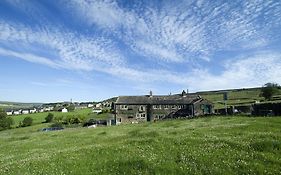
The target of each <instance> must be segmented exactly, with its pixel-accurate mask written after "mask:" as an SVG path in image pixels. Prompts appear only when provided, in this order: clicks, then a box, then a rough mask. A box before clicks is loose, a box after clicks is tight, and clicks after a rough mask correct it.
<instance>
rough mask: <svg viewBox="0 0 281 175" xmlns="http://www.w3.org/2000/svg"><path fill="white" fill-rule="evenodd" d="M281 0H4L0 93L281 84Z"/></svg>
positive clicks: (88, 95)
mask: <svg viewBox="0 0 281 175" xmlns="http://www.w3.org/2000/svg"><path fill="white" fill-rule="evenodd" d="M280 31H281V1H279V0H251V1H244V0H236V1H222V0H217V1H213V0H186V1H181V0H176V1H174V0H165V1H162V0H159V1H156V0H151V1H145V0H143V1H140V0H130V1H129V0H123V1H121V0H120V1H114V0H93V1H91V0H56V1H49V0H40V1H38V0H1V1H0V75H1V76H0V78H1V83H0V100H8V101H21V102H55V101H68V100H70V99H73V100H74V101H99V100H102V99H106V98H109V97H112V96H118V95H143V94H147V93H148V92H149V90H152V91H153V92H154V94H169V93H170V92H171V93H177V92H180V91H182V90H183V89H189V91H190V92H195V91H201V90H215V89H226V88H246V87H256V86H262V85H263V84H265V83H267V82H276V83H279V84H281V32H280Z"/></svg>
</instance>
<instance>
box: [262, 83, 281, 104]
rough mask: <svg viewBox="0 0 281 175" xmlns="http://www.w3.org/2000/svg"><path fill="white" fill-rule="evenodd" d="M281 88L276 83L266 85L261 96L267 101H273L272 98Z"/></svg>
mask: <svg viewBox="0 0 281 175" xmlns="http://www.w3.org/2000/svg"><path fill="white" fill-rule="evenodd" d="M279 88H280V86H279V85H278V84H276V83H266V84H265V85H264V86H263V87H262V88H261V93H260V96H262V97H264V98H265V99H266V100H271V99H272V96H273V95H275V94H276V93H278V91H279V90H278V89H279Z"/></svg>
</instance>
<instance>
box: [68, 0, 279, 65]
mask: <svg viewBox="0 0 281 175" xmlns="http://www.w3.org/2000/svg"><path fill="white" fill-rule="evenodd" d="M136 4H138V5H136V7H135V8H133V9H126V8H123V7H121V5H120V4H118V3H117V2H116V1H102V0H100V1H72V4H71V5H70V7H71V8H73V9H75V10H76V12H77V13H78V14H81V17H83V19H86V22H87V23H89V24H91V25H97V26H100V27H102V28H105V29H108V31H109V32H110V33H113V34H116V36H119V37H121V39H122V40H123V41H124V43H126V44H127V45H128V46H129V47H131V49H132V50H134V51H136V52H137V53H138V54H142V55H144V56H146V57H147V55H150V57H153V58H155V59H161V60H165V61H168V62H178V61H188V60H189V59H190V57H197V58H198V59H199V60H200V58H202V59H203V60H206V61H209V60H210V58H207V57H209V55H211V54H212V53H214V52H215V51H218V50H223V49H224V50H225V49H226V50H235V49H236V50H239V49H251V48H258V47H262V46H265V45H266V44H267V43H268V40H270V39H272V34H271V33H270V32H269V30H268V28H269V27H274V26H280V18H281V9H280V2H278V1H273V0H269V1H266V2H264V1H251V2H250V1H233V2H227V3H226V2H225V3H223V2H219V1H217V2H213V1H209V0H203V1H198V2H196V1H190V2H187V1H177V5H175V4H174V3H173V4H172V2H171V1H165V2H164V3H161V5H160V6H159V5H156V4H154V3H147V4H142V3H136ZM85 16H86V18H84V17H85ZM273 16H274V17H273ZM261 20H262V21H261ZM249 41H251V42H252V43H253V44H251V45H249V44H248V42H249ZM183 58H184V59H183Z"/></svg>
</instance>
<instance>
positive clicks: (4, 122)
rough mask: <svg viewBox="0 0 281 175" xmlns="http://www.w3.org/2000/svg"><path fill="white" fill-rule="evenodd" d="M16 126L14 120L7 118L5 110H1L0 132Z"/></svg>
mask: <svg viewBox="0 0 281 175" xmlns="http://www.w3.org/2000/svg"><path fill="white" fill-rule="evenodd" d="M13 124H14V120H13V119H12V118H11V117H7V114H6V112H5V111H4V110H2V109H0V131H1V130H5V129H10V128H11V126H12V125H13Z"/></svg>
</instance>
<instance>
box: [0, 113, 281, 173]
mask: <svg viewBox="0 0 281 175" xmlns="http://www.w3.org/2000/svg"><path fill="white" fill-rule="evenodd" d="M45 126H46V124H39V125H35V126H32V127H27V128H18V129H12V130H6V131H2V132H0V138H1V139H0V174H22V175H24V174H52V175H54V174H83V175H85V174H279V173H280V172H281V166H280V165H281V128H280V126H281V118H280V117H276V118H259V117H256V118H248V117H209V118H200V119H191V120H173V121H161V122H156V123H144V124H135V125H133V124H130V125H121V126H112V127H100V128H91V129H90V128H89V129H88V128H72V129H65V130H63V131H54V132H39V131H37V130H38V129H39V128H42V127H45Z"/></svg>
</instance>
